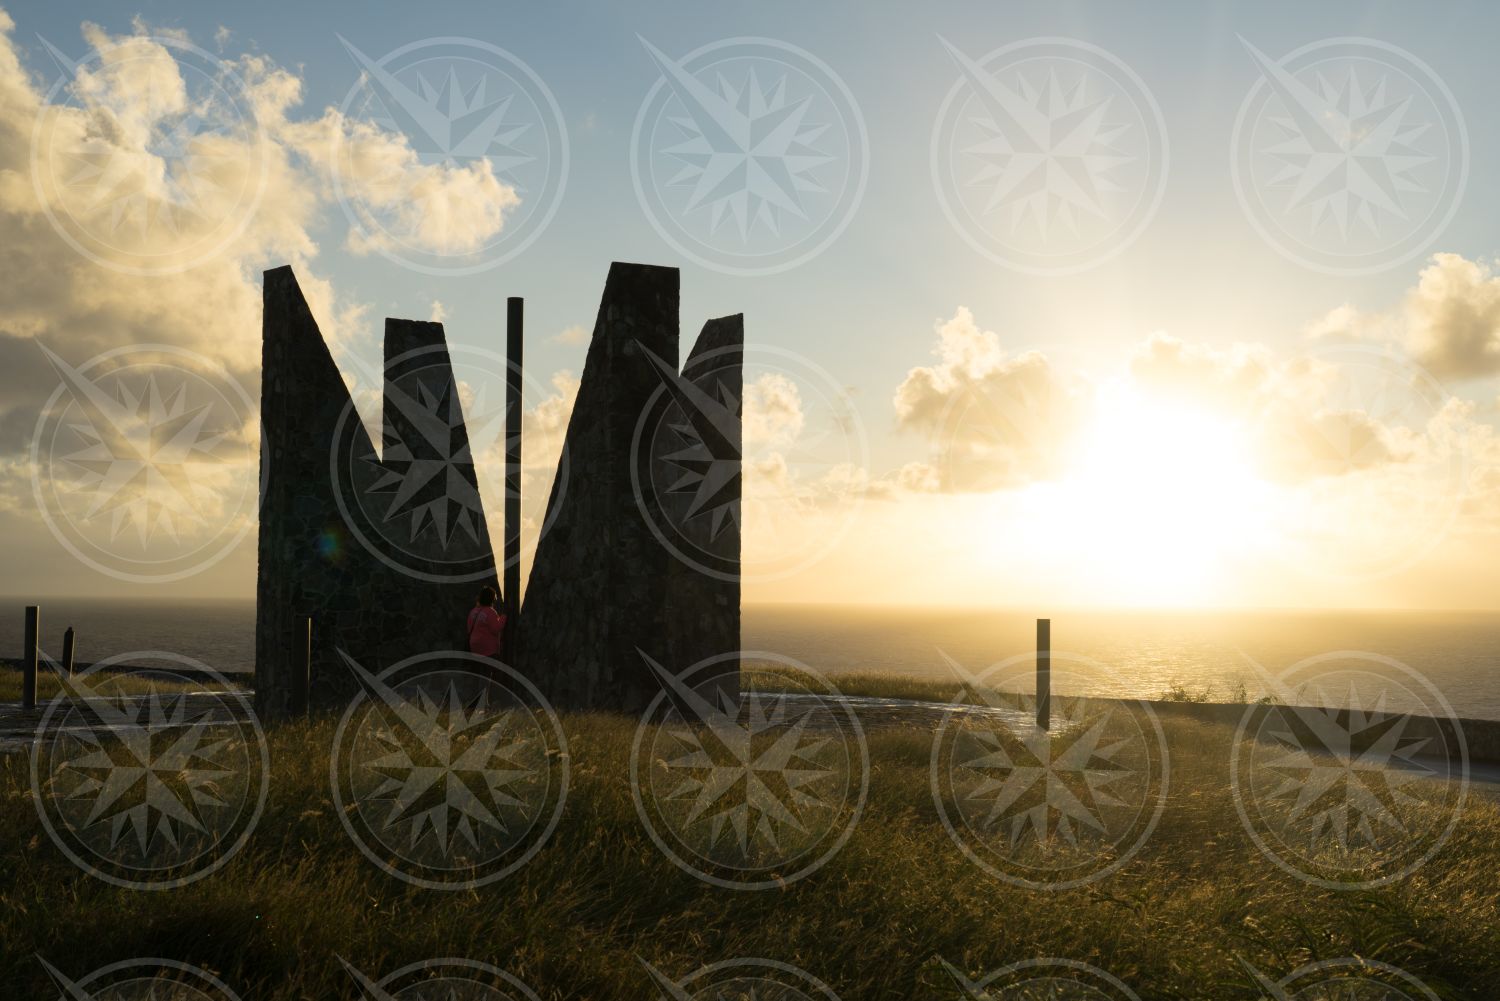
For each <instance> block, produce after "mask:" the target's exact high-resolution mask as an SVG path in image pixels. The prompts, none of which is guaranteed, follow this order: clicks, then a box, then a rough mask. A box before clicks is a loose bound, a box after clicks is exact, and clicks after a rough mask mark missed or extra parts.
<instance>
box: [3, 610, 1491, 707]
mask: <svg viewBox="0 0 1500 1001" xmlns="http://www.w3.org/2000/svg"><path fill="white" fill-rule="evenodd" d="M23 605H24V602H23V601H22V600H20V599H3V600H0V650H3V651H5V652H6V654H7V655H9V656H15V653H12V651H15V652H16V653H18V652H19V651H20V648H21V643H22V625H23V617H22V612H23ZM254 624H255V607H254V604H253V603H251V602H248V601H191V602H189V601H145V600H110V601H81V600H49V601H45V602H42V645H43V649H44V650H46V651H47V653H48V654H50V655H51V656H54V657H56V656H58V654H59V653H60V651H61V648H62V633H63V630H64V629H65V628H67V627H68V626H69V625H72V626H74V627H76V629H77V631H78V637H79V639H78V659H79V660H80V661H85V662H86V661H94V660H99V659H102V658H104V657H107V656H114V655H124V654H130V653H133V652H139V651H168V652H171V653H175V654H178V655H180V656H186V657H191V658H194V659H196V660H200V661H202V662H204V663H206V664H208V665H209V666H211V667H213V668H215V669H217V670H220V671H223V672H226V673H230V672H242V671H249V670H250V669H251V667H252V665H253V663H254V655H255V636H254ZM1035 635H1036V634H1035V620H1034V619H1033V618H1032V617H1031V616H1029V615H1026V614H1024V613H1021V612H1017V611H1013V610H999V611H997V610H992V609H990V610H987V609H931V608H896V607H854V606H842V605H815V606H814V605H798V606H789V605H752V606H747V607H746V608H745V610H744V619H743V629H742V637H743V647H744V649H745V650H746V651H756V652H760V653H765V654H771V655H774V656H778V657H783V658H790V659H793V660H795V661H798V662H801V663H803V664H806V665H808V666H810V667H813V668H816V669H818V670H820V671H822V672H823V673H825V674H827V675H829V676H831V677H832V678H833V679H834V681H835V683H836V682H837V676H838V675H839V674H842V673H848V672H852V671H866V670H868V671H881V672H893V673H899V674H905V675H910V676H913V677H920V678H941V679H953V678H955V677H956V675H955V674H954V670H953V668H952V667H951V666H950V660H951V661H952V662H954V663H956V664H958V665H959V666H960V667H961V668H963V669H964V670H966V671H968V672H971V673H975V674H978V673H981V672H983V671H984V670H985V669H986V668H987V667H988V666H989V665H993V664H995V663H997V662H1003V661H1006V660H1008V659H1011V658H1014V664H1015V670H1014V671H1013V672H1011V673H1013V674H1014V675H1015V676H1016V677H1017V678H1019V679H1022V680H1025V681H1027V682H1028V683H1029V679H1030V677H1031V675H1030V663H1031V661H1030V656H1031V653H1032V651H1033V649H1034V646H1035ZM1052 648H1053V650H1054V655H1053V662H1054V667H1053V671H1054V683H1053V688H1054V691H1056V692H1058V693H1060V694H1069V693H1070V689H1071V690H1072V693H1074V694H1099V695H1123V696H1133V697H1159V696H1161V695H1163V694H1164V693H1166V692H1167V691H1168V690H1169V689H1171V688H1172V687H1174V686H1180V687H1181V688H1183V689H1185V690H1186V691H1187V692H1189V693H1191V694H1194V695H1202V694H1204V693H1205V690H1206V693H1207V696H1208V698H1209V699H1210V700H1213V701H1226V700H1229V699H1231V698H1233V697H1238V695H1239V693H1240V690H1241V686H1243V691H1244V694H1245V695H1246V696H1248V697H1249V698H1252V699H1253V698H1258V697H1260V696H1261V695H1264V694H1266V693H1267V692H1268V691H1272V690H1275V687H1276V686H1275V685H1274V684H1272V683H1270V682H1268V681H1267V678H1268V677H1273V676H1277V675H1280V674H1281V673H1282V672H1284V671H1286V670H1287V669H1288V668H1291V667H1292V666H1293V665H1295V664H1297V663H1298V662H1302V661H1305V660H1306V659H1307V658H1315V657H1319V656H1321V655H1325V654H1329V653H1333V652H1336V651H1358V652H1360V653H1361V654H1362V655H1363V656H1362V657H1361V658H1355V659H1353V660H1351V659H1350V658H1347V657H1346V658H1341V659H1335V658H1330V659H1329V662H1330V663H1333V664H1334V665H1335V666H1339V672H1335V673H1334V674H1332V675H1330V676H1329V680H1328V683H1327V684H1326V685H1323V686H1316V690H1313V689H1307V690H1304V689H1302V688H1298V689H1297V690H1298V691H1299V692H1302V694H1303V697H1304V698H1305V699H1307V700H1314V699H1313V696H1316V697H1317V699H1316V700H1319V701H1325V702H1331V703H1337V704H1341V705H1343V704H1347V702H1348V691H1349V690H1352V689H1349V688H1348V687H1347V683H1348V670H1347V668H1348V665H1349V664H1351V663H1353V664H1356V665H1358V664H1363V665H1374V667H1375V668H1377V669H1378V670H1380V671H1384V672H1387V673H1389V674H1390V675H1391V676H1392V677H1394V678H1396V679H1397V681H1398V682H1399V683H1398V684H1396V685H1394V686H1392V688H1391V692H1390V693H1389V700H1388V703H1387V705H1386V707H1387V708H1390V709H1399V710H1405V711H1422V712H1431V711H1433V704H1432V700H1431V698H1430V696H1431V695H1432V693H1437V694H1440V695H1441V696H1442V698H1443V699H1446V701H1447V702H1448V704H1449V705H1450V706H1451V707H1452V710H1453V711H1454V712H1455V713H1457V714H1458V715H1460V716H1469V717H1476V718H1481V719H1494V720H1500V613H1495V612H1391V611H1376V612H1345V611H1337V612H1309V611H1251V612H1204V611H1160V610H1149V611H1136V610H1130V611H1107V612H1104V611H1077V612H1059V613H1057V614H1055V615H1054V616H1053V618H1052ZM1252 662H1253V663H1252ZM1085 665H1087V666H1085ZM1340 665H1341V666H1340ZM1340 672H1342V673H1340ZM1317 673H1318V672H1317V670H1312V671H1309V669H1308V668H1306V667H1305V666H1304V667H1303V668H1302V669H1301V670H1300V671H1299V672H1298V673H1297V674H1295V675H1294V677H1295V678H1296V679H1298V681H1299V683H1300V682H1302V681H1305V680H1306V679H1307V678H1308V677H1309V676H1310V675H1317ZM1007 676H1009V675H1007ZM1429 683H1430V684H1429ZM956 687H957V686H956V684H955V688H956ZM1001 687H1009V686H1004V685H1002V686H1001ZM1025 687H1026V686H1025V685H1020V686H1018V688H1020V689H1024V688H1025ZM1413 693H1414V694H1413ZM1365 708H1373V706H1369V705H1366V706H1365Z"/></svg>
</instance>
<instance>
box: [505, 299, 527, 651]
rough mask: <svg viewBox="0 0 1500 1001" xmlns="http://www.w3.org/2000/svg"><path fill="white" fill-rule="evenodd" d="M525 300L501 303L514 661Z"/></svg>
mask: <svg viewBox="0 0 1500 1001" xmlns="http://www.w3.org/2000/svg"><path fill="white" fill-rule="evenodd" d="M525 305H526V300H525V299H522V298H521V297H520V296H514V295H513V296H511V297H510V298H508V299H506V300H505V361H506V365H505V584H504V587H503V588H502V590H503V592H504V594H505V616H506V621H505V640H504V642H505V649H504V650H502V651H501V652H500V655H501V656H502V657H503V658H504V659H505V660H506V661H507V662H510V663H513V662H514V661H515V651H516V629H517V627H518V626H519V624H520V619H521V415H522V409H521V408H522V400H521V344H522V340H523V338H522V331H523V330H524V320H525Z"/></svg>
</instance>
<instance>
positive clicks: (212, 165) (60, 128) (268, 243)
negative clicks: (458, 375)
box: [0, 11, 517, 542]
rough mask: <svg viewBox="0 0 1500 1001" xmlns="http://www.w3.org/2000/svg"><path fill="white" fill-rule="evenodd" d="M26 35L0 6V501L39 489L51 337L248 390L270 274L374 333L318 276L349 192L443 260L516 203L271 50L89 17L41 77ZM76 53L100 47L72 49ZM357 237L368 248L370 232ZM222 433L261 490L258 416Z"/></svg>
mask: <svg viewBox="0 0 1500 1001" xmlns="http://www.w3.org/2000/svg"><path fill="white" fill-rule="evenodd" d="M15 31H16V28H15V23H14V21H13V20H12V19H11V18H10V17H9V15H7V14H5V13H4V12H3V11H0V267H3V268H4V271H5V273H6V281H5V283H4V285H3V287H0V373H3V375H0V384H3V386H4V389H5V393H4V397H3V403H0V504H9V503H10V502H9V501H8V500H6V499H5V498H19V497H23V496H25V495H29V493H30V484H29V482H26V481H29V478H30V476H29V473H30V464H29V462H28V461H27V458H28V457H27V455H26V454H25V451H26V450H27V449H28V447H29V444H30V443H29V440H28V439H29V437H30V434H31V430H32V429H33V428H34V427H35V426H36V421H37V418H38V415H39V413H40V410H41V408H42V405H43V403H44V402H45V400H46V399H47V398H48V396H49V395H50V394H51V393H52V391H53V390H54V389H55V388H57V387H58V385H59V380H58V377H57V373H56V372H55V371H54V370H53V369H52V367H51V366H50V365H49V363H48V362H47V360H46V356H45V354H44V353H43V351H42V350H41V347H40V345H45V346H46V347H47V348H48V349H50V350H52V351H54V352H55V353H56V354H57V356H58V357H59V358H61V359H63V360H64V361H65V362H67V363H68V364H70V365H73V366H82V365H84V364H85V363H87V362H88V361H89V360H90V359H92V358H95V357H97V356H99V355H101V354H102V353H104V352H107V351H110V350H112V349H115V348H119V347H121V346H123V345H146V344H151V345H163V346H165V348H166V349H168V350H171V351H177V352H179V353H178V354H177V355H175V356H174V357H175V358H176V359H177V361H178V363H179V364H184V365H188V366H192V365H194V364H196V363H194V362H192V361H190V360H186V359H189V358H190V356H188V355H183V354H181V353H180V352H182V351H187V352H192V353H193V354H194V355H197V356H201V357H202V359H203V362H202V367H203V368H204V369H205V370H212V371H214V372H218V371H219V370H221V369H222V370H223V372H224V373H226V374H227V376H228V378H230V379H231V380H233V381H234V382H235V383H237V384H238V385H239V386H240V387H241V388H243V389H244V391H245V393H246V394H247V395H248V396H249V398H250V399H251V400H252V401H254V400H256V399H258V397H259V382H260V373H259V368H260V311H261V309H260V307H261V275H260V272H261V271H262V270H263V269H265V268H268V267H275V266H278V265H281V264H286V263H290V264H292V265H293V266H294V267H295V268H296V271H297V277H298V281H299V284H300V285H301V287H302V291H303V293H304V294H305V295H306V297H307V299H308V302H309V305H310V306H311V308H312V311H313V313H314V315H315V316H316V317H317V319H318V323H319V326H320V327H321V329H322V331H323V333H324V335H325V338H326V339H327V340H328V342H329V344H330V346H331V347H332V348H333V350H334V352H335V354H336V355H337V356H342V355H344V354H345V353H346V349H347V348H348V347H350V346H351V345H352V344H353V343H354V342H355V341H356V340H358V339H362V338H364V337H366V336H368V335H369V334H370V333H371V331H370V315H369V310H368V308H367V306H366V305H365V304H363V303H360V302H357V301H354V300H353V299H351V298H350V297H349V296H348V295H347V294H339V293H338V292H336V291H335V289H334V288H333V285H332V284H331V282H330V281H329V280H328V278H327V277H326V275H325V274H323V273H322V272H321V269H320V268H319V267H318V259H319V252H320V247H319V244H318V240H317V239H316V238H315V237H314V233H315V232H317V231H318V229H319V227H320V226H322V225H324V224H326V223H329V222H333V223H334V224H335V225H336V226H338V227H339V228H341V229H342V228H343V226H344V222H345V220H344V215H343V213H342V212H339V211H338V210H337V205H336V200H337V198H338V197H339V195H340V194H341V193H342V194H345V195H352V197H353V198H354V199H355V200H357V201H360V202H361V203H362V204H365V205H367V206H371V207H374V208H376V209H379V208H381V207H382V206H384V207H387V208H389V209H391V215H390V217H389V218H387V219H386V227H387V228H386V230H385V231H386V232H388V233H394V234H395V235H396V237H399V238H400V239H402V240H403V241H406V242H408V243H414V244H415V245H416V246H418V247H419V248H421V249H425V250H431V251H434V252H445V253H446V252H462V251H465V250H467V249H473V248H474V247H476V246H477V245H479V244H482V243H483V242H484V241H485V240H488V239H490V238H491V237H493V235H494V234H495V233H496V232H498V231H499V229H500V227H502V226H503V224H504V215H505V213H506V212H507V211H509V209H510V207H512V206H514V205H515V204H516V203H517V195H516V192H515V191H513V190H511V189H509V188H507V187H506V186H504V185H502V184H500V183H499V182H498V181H497V180H496V179H495V178H494V176H493V173H492V171H491V170H490V168H489V166H488V164H487V162H484V161H476V162H474V163H470V164H468V165H466V166H464V167H462V168H455V167H451V166H444V165H442V164H428V163H423V162H420V160H419V158H417V157H416V156H415V154H414V153H413V152H412V151H411V149H410V147H409V145H408V144H407V142H406V140H405V138H404V137H403V136H401V135H399V134H395V133H383V132H381V131H380V130H379V129H376V128H375V127H373V126H371V125H369V124H367V123H354V122H351V121H348V120H346V119H345V118H344V116H342V115H341V114H340V113H339V112H338V111H337V110H335V109H332V108H330V109H327V110H324V111H322V112H318V113H314V114H313V115H312V116H308V115H306V114H305V113H303V112H302V111H301V109H300V105H301V101H302V82H301V80H300V79H299V77H298V76H297V75H296V74H294V73H292V72H290V71H288V70H287V69H284V68H282V67H280V66H278V65H276V64H275V63H274V62H273V61H272V60H270V59H268V58H266V57H265V56H263V55H259V54H254V53H242V54H238V55H232V54H231V55H226V56H223V57H211V56H208V55H207V54H206V53H203V52H202V51H201V50H197V49H195V48H192V47H191V40H190V39H189V38H188V37H187V35H186V34H185V33H183V32H181V31H163V30H161V29H158V28H153V27H151V26H148V25H146V24H144V23H142V22H140V21H137V22H135V23H134V25H133V26H132V28H131V29H130V30H129V31H128V32H125V33H124V34H120V35H115V34H111V33H110V32H107V31H106V30H105V29H103V28H101V27H99V26H97V25H93V24H85V25H83V26H82V35H83V45H81V46H80V45H78V44H77V43H76V42H74V43H73V44H72V45H69V44H68V42H69V40H68V39H62V38H57V39H53V40H52V42H54V43H55V44H56V48H55V49H53V50H52V51H51V52H50V53H47V54H44V53H43V52H42V51H41V46H39V47H38V52H37V56H38V65H39V66H45V76H41V75H38V76H34V75H32V74H31V73H30V72H28V70H27V68H26V67H25V65H24V64H23V60H22V52H21V49H20V47H19V46H18V44H17V42H16V40H15ZM214 41H215V42H216V43H217V44H218V45H219V46H220V47H221V49H222V48H223V47H224V46H226V45H227V44H228V43H229V41H230V39H229V37H228V36H227V34H225V33H222V32H221V33H219V34H218V35H216V37H215V39H214ZM80 48H88V49H91V50H92V51H91V52H90V54H89V55H88V56H86V57H81V58H80V57H78V56H76V55H69V52H76V51H77V50H78V49H80ZM56 62H60V63H61V64H62V67H63V68H62V69H58V68H57V66H56V65H53V63H56ZM54 81H56V85H55V86H54ZM334 150H342V151H343V152H344V153H345V154H346V155H347V156H348V158H349V160H348V162H345V163H339V162H338V161H336V160H335V155H334V152H333V151H334ZM350 164H352V169H350ZM336 167H338V168H339V171H338V183H336V174H335V168H336ZM341 185H342V188H341ZM403 212H405V213H407V214H408V216H409V219H408V222H409V223H410V229H409V232H408V231H404V230H402V229H401V227H400V225H399V223H400V220H401V219H402V218H403V216H402V213H403ZM390 218H395V219H396V220H397V223H398V225H396V226H394V227H392V226H391V224H390ZM393 238H395V237H393ZM351 239H352V240H353V241H354V242H355V243H356V244H358V247H357V249H362V250H363V249H375V246H374V241H375V240H376V239H377V238H375V237H372V236H370V235H369V234H368V233H364V234H359V233H356V234H355V235H354V236H353V237H351ZM434 310H435V311H439V310H441V304H438V303H434ZM227 433H228V434H229V435H230V436H231V438H237V439H238V440H240V441H241V442H242V443H243V445H244V451H246V452H247V453H248V454H249V456H250V458H249V461H247V462H246V463H244V464H242V465H243V469H242V473H243V475H244V476H247V477H250V478H251V479H250V482H251V483H252V485H253V476H254V465H255V463H254V446H255V441H256V439H257V438H258V418H257V417H256V415H255V414H254V413H253V412H252V413H250V414H249V415H248V417H247V419H246V420H245V423H244V426H243V427H241V428H237V429H228V431H227ZM205 472H206V471H205ZM220 472H222V471H220ZM218 475H219V473H218V472H216V473H215V474H214V476H218ZM204 482H205V483H211V482H217V481H216V480H214V479H213V478H212V477H209V478H207V479H205V480H204ZM210 500H212V499H211V498H208V499H205V500H204V504H205V508H204V510H208V509H209V508H211V507H212V505H211V504H210V503H209V501H210ZM17 503H18V504H19V506H20V508H21V509H27V508H34V503H31V504H26V503H21V502H19V501H18V502H17ZM253 516H254V512H253V505H251V507H250V509H249V510H248V511H247V512H246V514H245V517H246V518H253ZM31 517H33V518H34V517H35V512H34V511H33V512H31ZM187 541H189V542H190V541H191V540H187Z"/></svg>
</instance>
